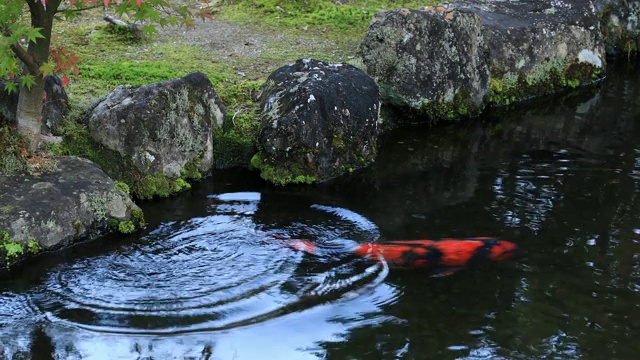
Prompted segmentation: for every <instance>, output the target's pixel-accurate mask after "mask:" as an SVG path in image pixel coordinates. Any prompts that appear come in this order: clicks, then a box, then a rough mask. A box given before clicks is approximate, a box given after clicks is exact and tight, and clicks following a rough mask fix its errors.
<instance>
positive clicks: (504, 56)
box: [447, 0, 606, 104]
mask: <svg viewBox="0 0 640 360" xmlns="http://www.w3.org/2000/svg"><path fill="white" fill-rule="evenodd" d="M448 8H449V9H448V10H447V11H454V10H455V9H457V10H460V11H470V12H473V13H476V14H478V15H479V16H480V17H481V18H482V36H483V38H484V41H485V42H486V43H487V46H488V48H489V58H488V59H489V72H490V74H491V84H490V87H491V89H490V90H491V98H490V102H491V103H494V104H508V103H510V102H512V101H517V100H522V99H526V98H530V97H534V96H539V95H543V94H548V93H551V92H554V91H558V90H560V89H563V88H575V87H577V86H579V85H583V84H588V83H591V82H593V81H594V80H597V79H599V78H601V77H602V76H603V75H604V69H605V65H606V59H605V49H604V42H603V39H602V34H601V33H600V31H599V30H598V12H597V9H596V7H595V6H594V3H593V2H592V1H591V0H553V1H549V0H531V1H518V2H511V1H508V2H495V1H490V0H467V1H464V2H460V3H452V4H450V5H449V6H448Z"/></svg>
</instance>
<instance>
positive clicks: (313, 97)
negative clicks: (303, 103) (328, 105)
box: [307, 94, 316, 104]
mask: <svg viewBox="0 0 640 360" xmlns="http://www.w3.org/2000/svg"><path fill="white" fill-rule="evenodd" d="M312 101H316V97H315V96H313V94H311V95H309V100H307V104H311V102H312Z"/></svg>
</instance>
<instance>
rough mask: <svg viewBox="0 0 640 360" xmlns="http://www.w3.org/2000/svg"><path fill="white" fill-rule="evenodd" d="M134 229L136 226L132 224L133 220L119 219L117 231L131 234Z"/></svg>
mask: <svg viewBox="0 0 640 360" xmlns="http://www.w3.org/2000/svg"><path fill="white" fill-rule="evenodd" d="M135 230H136V226H135V225H134V224H133V221H131V220H127V221H121V222H120V223H119V224H118V231H120V232H121V233H123V234H131V233H132V232H134V231H135Z"/></svg>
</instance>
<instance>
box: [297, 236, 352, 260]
mask: <svg viewBox="0 0 640 360" xmlns="http://www.w3.org/2000/svg"><path fill="white" fill-rule="evenodd" d="M286 244H287V246H288V247H290V248H291V249H294V250H297V251H302V252H305V253H307V254H311V255H315V256H331V255H336V256H340V255H348V254H352V253H353V252H354V251H355V249H356V248H358V246H359V244H358V243H357V242H355V241H353V240H346V239H335V240H331V241H330V242H325V243H312V242H311V241H309V240H303V239H288V240H287V243H286Z"/></svg>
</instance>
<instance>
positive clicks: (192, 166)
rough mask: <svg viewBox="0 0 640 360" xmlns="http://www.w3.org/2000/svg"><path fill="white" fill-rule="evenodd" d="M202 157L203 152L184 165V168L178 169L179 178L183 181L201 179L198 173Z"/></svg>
mask: <svg viewBox="0 0 640 360" xmlns="http://www.w3.org/2000/svg"><path fill="white" fill-rule="evenodd" d="M203 156H204V151H203V152H201V153H200V154H199V155H198V156H196V157H195V158H194V159H193V160H191V161H189V162H188V163H186V164H185V165H184V167H183V168H182V169H180V176H181V177H182V178H185V179H194V180H198V179H201V178H202V173H201V172H200V164H202V157H203Z"/></svg>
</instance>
